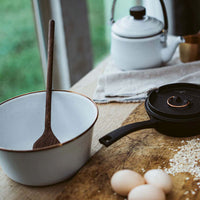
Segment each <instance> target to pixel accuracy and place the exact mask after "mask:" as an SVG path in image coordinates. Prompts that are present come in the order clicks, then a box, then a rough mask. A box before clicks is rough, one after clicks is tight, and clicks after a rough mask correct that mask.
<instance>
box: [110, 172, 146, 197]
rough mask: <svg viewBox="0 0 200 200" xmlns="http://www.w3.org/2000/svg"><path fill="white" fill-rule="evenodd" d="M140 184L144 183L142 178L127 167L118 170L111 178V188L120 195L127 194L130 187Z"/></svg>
mask: <svg viewBox="0 0 200 200" xmlns="http://www.w3.org/2000/svg"><path fill="white" fill-rule="evenodd" d="M142 184H145V180H144V178H143V177H142V176H141V175H140V174H138V173H137V172H135V171H132V170H129V169H124V170H119V171H117V172H116V173H115V174H114V175H113V176H112V178H111V187H112V189H113V190H114V191H115V192H116V193H117V194H120V195H122V196H127V195H128V193H129V192H130V190H131V189H133V188H134V187H136V186H138V185H142Z"/></svg>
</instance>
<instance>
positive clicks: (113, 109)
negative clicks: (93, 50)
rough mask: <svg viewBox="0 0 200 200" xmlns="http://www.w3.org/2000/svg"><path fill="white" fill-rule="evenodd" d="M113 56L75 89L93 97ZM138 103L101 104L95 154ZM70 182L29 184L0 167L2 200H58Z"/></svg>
mask: <svg viewBox="0 0 200 200" xmlns="http://www.w3.org/2000/svg"><path fill="white" fill-rule="evenodd" d="M109 59H110V58H106V59H105V60H104V61H103V62H102V63H100V64H99V65H98V66H97V67H96V68H95V69H94V70H92V71H91V72H90V73H89V74H87V75H86V76H85V77H83V78H82V79H81V80H80V81H79V82H77V83H76V84H75V85H74V86H73V87H72V88H71V90H73V91H76V92H79V93H82V94H85V95H87V96H88V97H90V98H92V97H93V94H94V91H95V89H96V85H97V81H98V77H99V75H100V74H102V72H103V70H104V68H105V66H106V64H107V63H108V62H109ZM137 105H138V104H136V103H109V104H99V105H98V108H99V118H98V120H97V123H96V124H95V127H94V133H93V141H92V151H91V154H92V155H93V154H94V153H96V152H97V151H98V150H99V149H100V148H101V145H100V144H99V142H98V139H99V138H100V137H101V136H103V135H105V134H106V133H108V132H109V131H111V130H113V129H115V128H118V127H119V126H120V125H121V124H122V122H123V121H124V120H125V119H126V118H127V117H128V116H129V114H130V113H131V112H132V111H133V110H134V109H135V108H136V107H137ZM66 183H67V181H65V182H62V183H59V184H55V185H53V186H48V187H28V186H23V185H20V184H18V183H15V182H14V181H12V180H10V179H9V178H8V177H7V176H6V175H5V174H4V173H3V171H2V169H1V168H0V200H39V199H42V200H54V199H56V197H57V196H58V195H59V194H60V192H61V191H62V190H63V189H64V187H65V185H66Z"/></svg>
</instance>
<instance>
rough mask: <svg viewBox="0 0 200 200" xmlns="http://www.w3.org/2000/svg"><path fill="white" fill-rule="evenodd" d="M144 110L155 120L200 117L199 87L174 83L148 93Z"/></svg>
mask: <svg viewBox="0 0 200 200" xmlns="http://www.w3.org/2000/svg"><path fill="white" fill-rule="evenodd" d="M146 108H147V110H148V111H149V112H150V114H152V116H154V117H155V116H156V117H157V118H162V117H167V118H170V119H174V120H175V121H176V120H179V119H182V120H184V119H186V120H187V119H188V120H192V119H194V118H199V117H200V85H195V84H190V83H175V84H169V85H164V86H161V87H160V88H158V89H155V90H153V91H151V92H150V94H149V96H148V98H147V100H146Z"/></svg>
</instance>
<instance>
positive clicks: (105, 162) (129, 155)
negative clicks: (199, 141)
mask: <svg viewBox="0 0 200 200" xmlns="http://www.w3.org/2000/svg"><path fill="white" fill-rule="evenodd" d="M146 119H148V116H147V114H146V112H145V109H144V104H141V105H139V106H138V107H137V108H136V109H135V110H134V111H133V113H131V114H130V116H129V117H128V118H127V119H126V120H125V121H124V123H123V125H125V124H128V123H132V122H137V121H142V120H146ZM105 134H106V133H105ZM196 137H197V136H196ZM191 139H193V138H173V137H169V136H165V135H162V134H160V133H158V132H157V131H156V130H155V129H145V130H140V131H137V132H134V133H131V134H129V135H128V136H126V137H124V138H122V139H121V140H119V141H118V142H116V143H114V144H113V145H111V146H110V147H108V148H106V147H102V148H101V150H100V151H99V152H98V153H96V154H95V155H94V156H93V157H92V158H91V159H90V160H89V161H88V163H87V164H86V165H85V166H84V167H83V168H82V169H81V170H80V171H79V172H78V173H77V174H76V175H75V176H74V177H72V178H71V180H69V181H68V182H67V184H66V186H65V189H64V190H63V191H62V193H61V194H60V195H59V196H58V197H57V200H64V199H67V200H72V199H73V200H74V199H84V200H90V199H91V200H103V199H109V200H124V199H125V197H122V196H119V195H117V194H116V193H115V192H113V191H112V189H111V186H110V178H111V177H112V175H113V173H115V172H116V171H117V170H120V169H132V170H134V171H136V172H138V173H140V174H142V175H143V174H144V173H145V172H146V171H147V170H150V169H155V168H162V169H164V168H169V167H170V166H169V161H170V159H171V158H173V156H174V155H175V153H177V151H172V149H178V147H180V146H182V145H183V141H184V140H185V141H188V140H191ZM171 177H172V180H173V185H174V187H173V190H172V192H171V193H170V194H168V195H167V198H166V199H167V200H192V199H193V200H198V199H200V192H199V190H200V189H199V187H198V184H197V182H198V181H197V180H196V181H195V180H194V178H195V177H193V176H192V175H191V174H189V173H178V174H175V176H172V175H171Z"/></svg>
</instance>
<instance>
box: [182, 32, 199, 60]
mask: <svg viewBox="0 0 200 200" xmlns="http://www.w3.org/2000/svg"><path fill="white" fill-rule="evenodd" d="M184 39H185V43H181V44H180V45H179V51H180V52H179V53H180V60H181V61H182V62H184V63H185V62H192V61H196V60H200V33H198V34H195V35H187V36H184Z"/></svg>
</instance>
